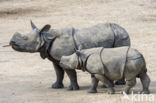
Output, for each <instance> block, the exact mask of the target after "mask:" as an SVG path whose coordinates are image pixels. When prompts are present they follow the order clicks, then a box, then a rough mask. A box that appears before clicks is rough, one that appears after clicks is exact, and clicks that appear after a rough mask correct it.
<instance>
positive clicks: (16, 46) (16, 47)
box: [10, 42, 23, 52]
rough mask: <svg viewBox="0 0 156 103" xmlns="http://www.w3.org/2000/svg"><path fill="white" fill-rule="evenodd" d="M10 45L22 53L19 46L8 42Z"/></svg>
mask: <svg viewBox="0 0 156 103" xmlns="http://www.w3.org/2000/svg"><path fill="white" fill-rule="evenodd" d="M10 45H11V46H12V48H13V49H14V50H16V51H20V52H23V50H22V49H21V48H20V45H18V44H16V43H15V42H10Z"/></svg>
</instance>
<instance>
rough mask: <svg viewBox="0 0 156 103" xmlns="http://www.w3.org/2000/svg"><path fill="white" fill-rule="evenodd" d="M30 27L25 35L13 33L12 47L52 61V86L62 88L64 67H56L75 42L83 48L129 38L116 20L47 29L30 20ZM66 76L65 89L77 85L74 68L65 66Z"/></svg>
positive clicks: (123, 43) (126, 42)
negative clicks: (70, 68) (54, 79)
mask: <svg viewBox="0 0 156 103" xmlns="http://www.w3.org/2000/svg"><path fill="white" fill-rule="evenodd" d="M31 26H32V31H31V32H30V33H28V34H26V35H21V34H20V33H17V32H16V33H15V34H14V35H13V37H12V39H11V40H10V45H11V46H12V48H13V49H15V50H16V51H20V52H31V53H34V52H39V53H40V55H41V57H42V58H43V59H45V58H48V59H49V60H50V61H52V62H53V65H54V68H55V71H56V76H57V79H56V82H55V83H54V84H53V85H52V88H63V87H64V86H63V83H62V81H63V78H64V70H63V69H62V68H61V67H60V65H59V61H60V59H61V57H62V56H63V55H64V56H68V55H71V54H73V53H74V51H75V45H76V46H77V47H78V46H79V45H82V48H83V49H87V48H92V47H105V48H114V47H120V46H130V38H129V35H128V33H127V32H126V30H125V29H124V28H122V27H121V26H119V25H117V24H113V23H106V24H98V25H95V26H92V27H89V28H84V29H80V30H79V29H75V28H64V29H50V27H51V26H50V25H45V26H44V27H43V28H42V29H38V28H37V27H36V26H35V25H34V23H33V22H32V21H31ZM65 72H66V73H67V74H68V76H69V78H70V82H71V84H70V86H69V88H68V89H69V90H77V89H79V86H78V83H77V76H76V72H75V70H65Z"/></svg>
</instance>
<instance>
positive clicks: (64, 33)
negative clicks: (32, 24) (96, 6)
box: [49, 23, 130, 62]
mask: <svg viewBox="0 0 156 103" xmlns="http://www.w3.org/2000/svg"><path fill="white" fill-rule="evenodd" d="M49 33H50V34H52V35H56V36H57V38H56V39H55V40H54V42H53V43H52V47H51V48H50V50H49V54H50V56H51V57H53V61H54V59H55V60H56V61H58V62H59V61H60V59H61V57H62V56H63V55H65V56H68V55H71V54H72V53H74V48H75V45H74V41H73V37H74V39H75V41H76V45H77V47H78V46H80V45H81V46H82V49H88V48H93V47H105V48H112V47H118V46H130V38H129V35H128V33H127V32H126V31H125V30H124V29H123V28H122V27H120V26H119V25H117V24H111V23H106V24H98V25H95V26H92V27H89V28H83V29H80V30H78V29H74V28H65V29H60V30H55V29H52V30H50V31H49ZM72 35H73V37H72Z"/></svg>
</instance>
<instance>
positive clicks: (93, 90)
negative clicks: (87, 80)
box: [88, 89, 97, 93]
mask: <svg viewBox="0 0 156 103" xmlns="http://www.w3.org/2000/svg"><path fill="white" fill-rule="evenodd" d="M88 93H97V90H96V89H89V90H88Z"/></svg>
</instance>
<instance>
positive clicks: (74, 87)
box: [67, 85, 79, 90]
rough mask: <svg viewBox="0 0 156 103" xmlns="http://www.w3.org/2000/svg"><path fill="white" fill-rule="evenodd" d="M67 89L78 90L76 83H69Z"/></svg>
mask: <svg viewBox="0 0 156 103" xmlns="http://www.w3.org/2000/svg"><path fill="white" fill-rule="evenodd" d="M67 90H79V86H78V85H70V86H69V87H68V89H67Z"/></svg>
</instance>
